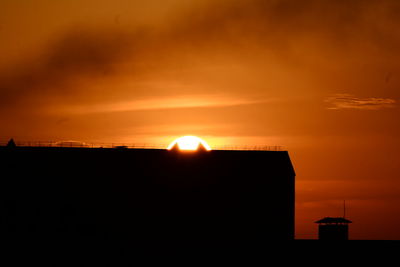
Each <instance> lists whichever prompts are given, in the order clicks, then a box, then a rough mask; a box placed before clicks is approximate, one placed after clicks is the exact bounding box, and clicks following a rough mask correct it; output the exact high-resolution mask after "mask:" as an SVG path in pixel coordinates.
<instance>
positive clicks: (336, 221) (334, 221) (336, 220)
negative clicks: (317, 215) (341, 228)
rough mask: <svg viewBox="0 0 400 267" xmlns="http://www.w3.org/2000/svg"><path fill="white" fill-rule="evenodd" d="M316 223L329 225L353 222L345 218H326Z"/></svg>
mask: <svg viewBox="0 0 400 267" xmlns="http://www.w3.org/2000/svg"><path fill="white" fill-rule="evenodd" d="M315 223H328V224H339V223H352V221H350V220H347V219H345V218H343V217H325V218H323V219H321V220H318V221H316V222H315Z"/></svg>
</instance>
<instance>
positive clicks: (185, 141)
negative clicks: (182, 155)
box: [167, 136, 211, 151]
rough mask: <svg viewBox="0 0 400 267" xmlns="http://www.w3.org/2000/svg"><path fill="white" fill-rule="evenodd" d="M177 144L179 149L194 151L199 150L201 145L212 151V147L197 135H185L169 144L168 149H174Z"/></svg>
mask: <svg viewBox="0 0 400 267" xmlns="http://www.w3.org/2000/svg"><path fill="white" fill-rule="evenodd" d="M175 146H178V148H179V150H189V151H194V150H198V149H199V148H200V147H203V148H204V149H205V150H207V151H210V150H211V147H210V146H209V145H208V144H207V143H206V142H205V141H204V140H202V139H201V138H199V137H197V136H183V137H179V138H177V139H175V140H174V141H173V142H172V143H171V144H170V145H169V146H168V148H167V149H168V150H171V149H173V148H174V147H175Z"/></svg>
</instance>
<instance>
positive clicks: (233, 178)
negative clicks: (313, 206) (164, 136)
mask: <svg viewBox="0 0 400 267" xmlns="http://www.w3.org/2000/svg"><path fill="white" fill-rule="evenodd" d="M0 154H1V157H2V158H3V159H4V160H3V161H2V162H1V170H2V172H3V175H2V178H1V185H0V187H1V207H2V210H3V211H4V212H3V214H5V220H3V221H2V224H3V226H4V227H2V229H4V231H5V232H6V233H11V232H12V233H16V234H20V233H24V232H26V233H30V234H33V235H38V236H41V237H43V236H49V237H51V236H53V235H54V234H55V233H57V234H60V233H64V235H65V236H68V235H71V234H72V235H76V236H78V237H81V236H94V237H96V238H101V237H103V236H107V237H108V238H125V239H127V240H290V239H293V238H294V177H295V173H294V170H293V167H292V164H291V162H290V158H289V155H288V153H287V152H284V151H211V152H204V153H177V152H172V151H167V150H155V149H88V148H15V149H7V148H0Z"/></svg>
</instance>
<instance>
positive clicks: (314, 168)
mask: <svg viewBox="0 0 400 267" xmlns="http://www.w3.org/2000/svg"><path fill="white" fill-rule="evenodd" d="M399 12H400V2H399V1H397V0H382V1H378V0H350V1H349V0H346V1H345V0H335V1H317V0H304V1H295V0H292V1H290V0H270V1H267V0H265V1H262V0H229V1H228V0H220V1H206V0H191V1H185V0H147V1H128V0H114V1H105V0H96V1H94V0H93V1H92V0H80V1H72V0H59V1H52V0H21V1H13V0H3V1H1V2H0V39H1V42H0V51H2V53H1V55H0V93H1V97H0V123H1V125H2V126H1V128H0V129H1V131H0V139H1V140H7V139H9V138H10V137H14V138H15V139H16V140H17V141H18V140H25V141H29V140H57V141H60V140H79V141H85V142H121V143H124V142H127V143H140V144H142V143H150V144H165V145H167V144H168V143H169V142H170V141H172V140H173V139H174V138H175V137H177V136H181V135H189V134H190V135H197V136H200V137H203V138H204V139H205V140H207V141H208V143H209V144H210V145H211V146H222V145H233V146H234V145H283V146H284V147H285V148H286V149H287V150H289V153H290V155H291V157H292V160H293V163H294V165H295V169H296V172H297V183H296V186H297V188H296V189H297V190H296V197H297V202H296V205H297V207H296V235H297V237H298V238H312V237H315V234H316V225H314V224H313V221H315V220H317V219H319V218H320V217H324V216H341V215H342V201H343V200H344V199H346V203H347V206H348V210H347V215H348V217H349V218H350V219H351V220H353V221H354V224H353V225H351V231H350V235H351V238H354V239H400V229H399V228H398V225H400V216H399V214H400V180H399V178H400V177H399V173H400V157H399V155H398V151H399V148H400V139H399V134H400V126H399V123H398V118H399V115H400V114H399V113H400V112H399V108H398V100H399V96H400V90H399V88H400V77H399V71H400V50H399V49H398V47H400V17H399V16H398V14H399Z"/></svg>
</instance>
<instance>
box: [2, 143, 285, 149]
mask: <svg viewBox="0 0 400 267" xmlns="http://www.w3.org/2000/svg"><path fill="white" fill-rule="evenodd" d="M7 144H8V141H0V146H7ZM15 145H16V146H17V147H65V148H68V147H71V148H114V149H166V148H167V147H168V145H166V144H148V143H86V142H80V141H15ZM211 149H212V150H249V151H250V150H251V151H254V150H256V151H283V147H282V146H268V145H238V146H230V145H223V146H211Z"/></svg>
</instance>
